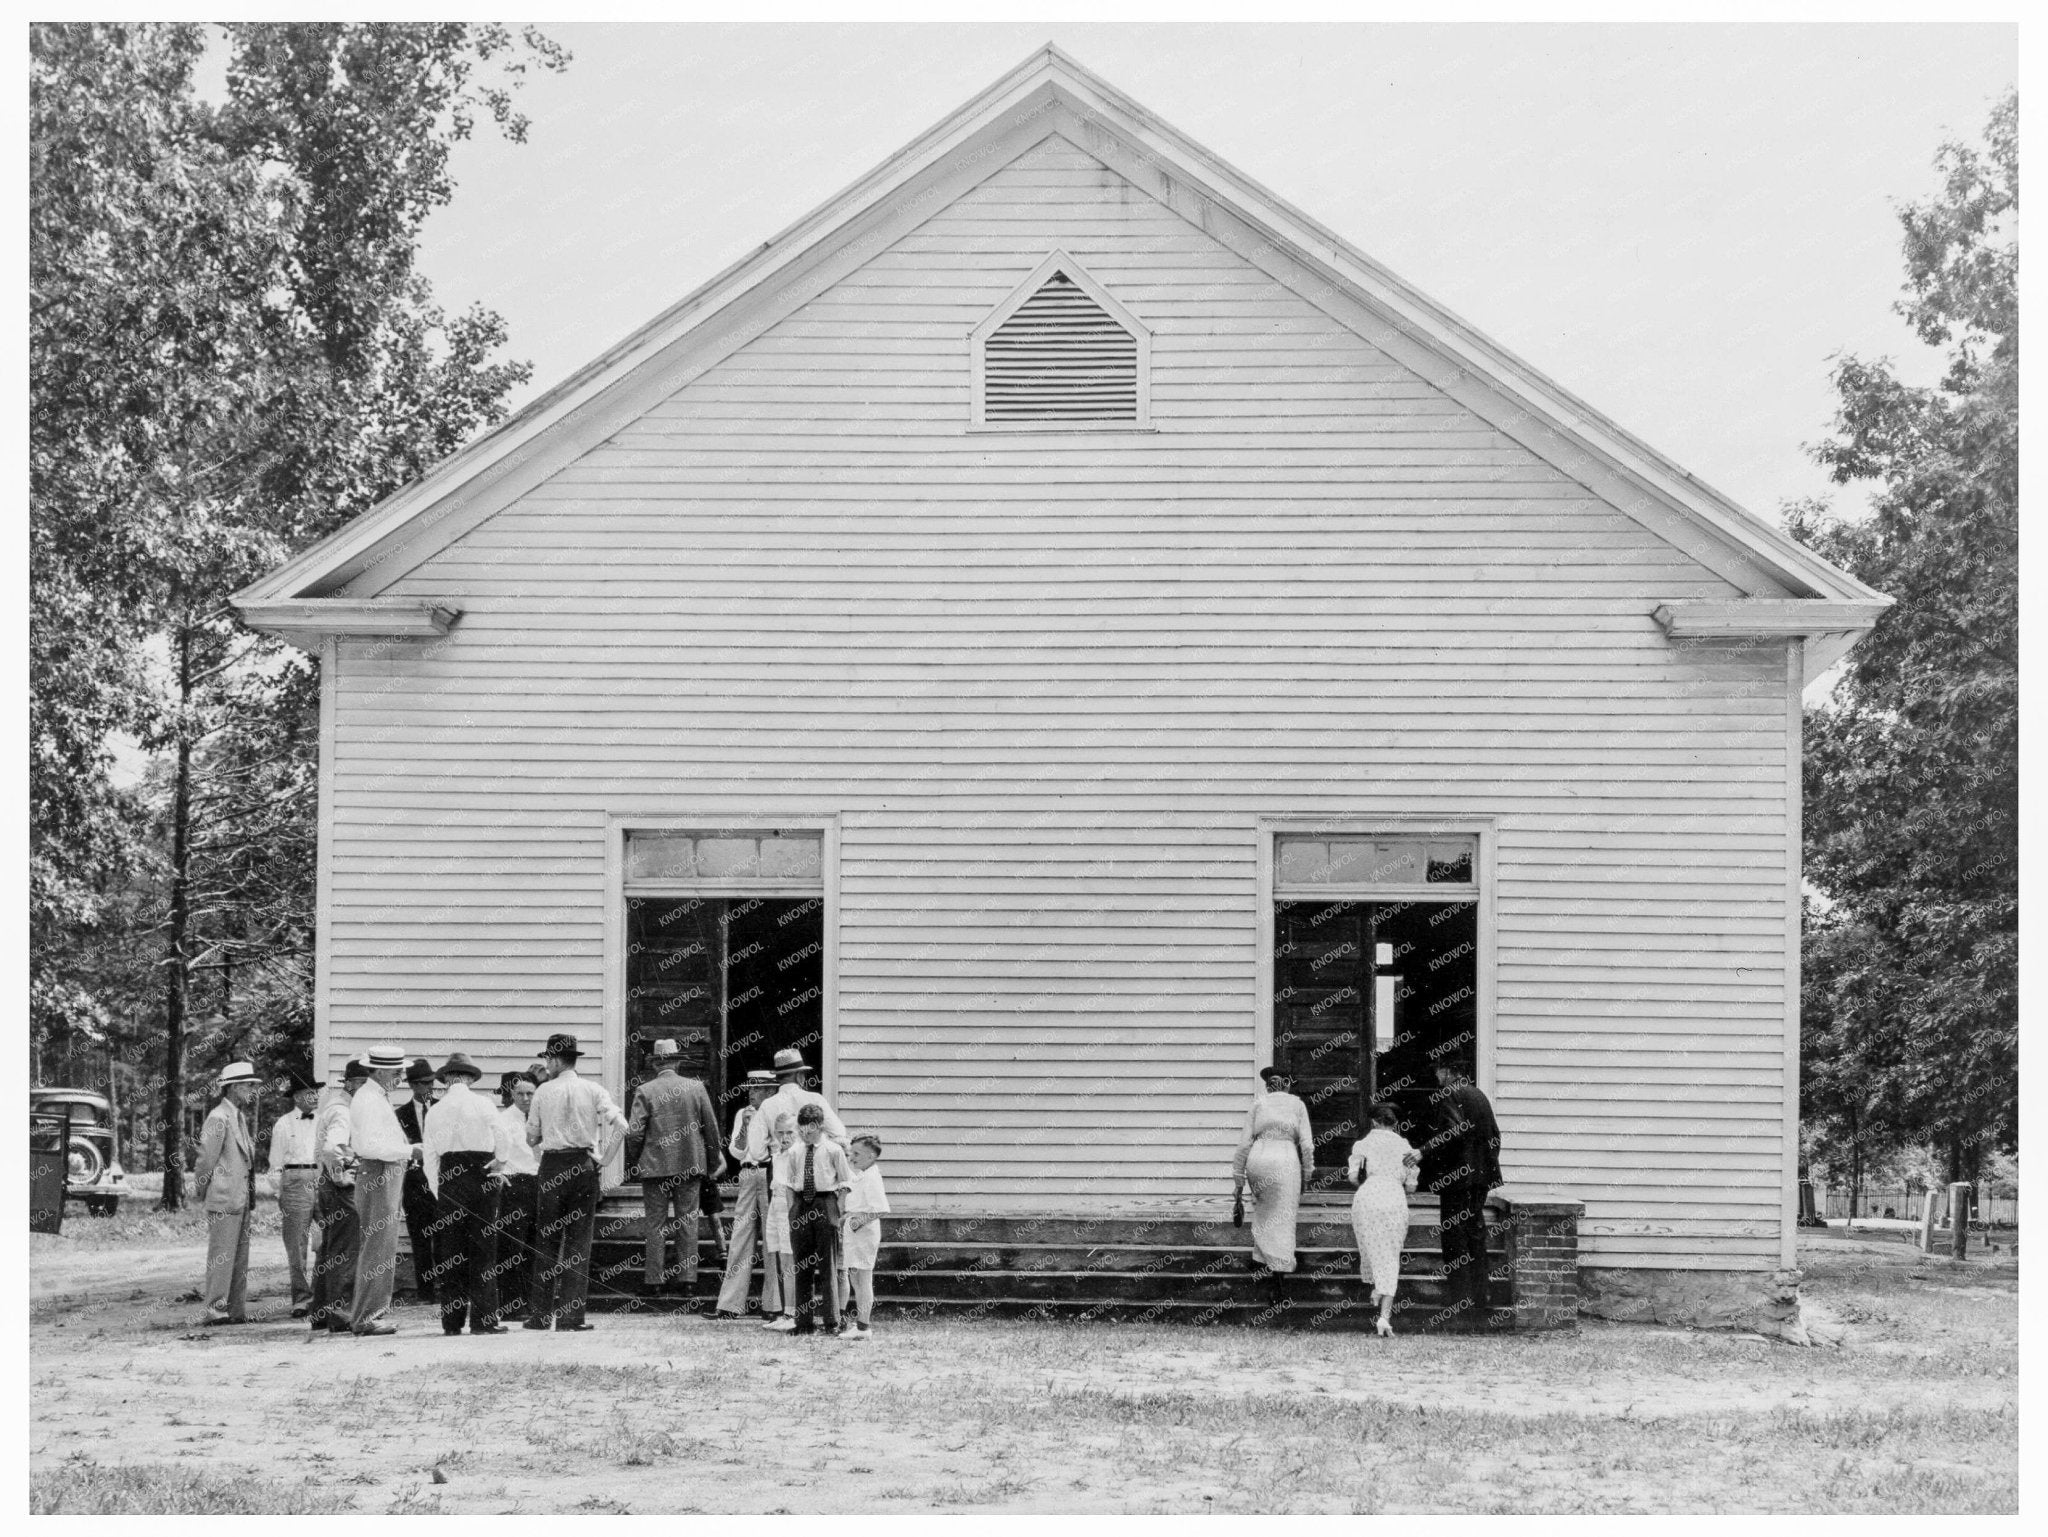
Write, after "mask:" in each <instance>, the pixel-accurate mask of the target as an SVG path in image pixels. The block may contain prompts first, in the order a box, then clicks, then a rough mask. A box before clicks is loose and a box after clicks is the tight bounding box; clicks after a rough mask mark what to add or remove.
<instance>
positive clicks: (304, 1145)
mask: <svg viewBox="0 0 2048 1537" xmlns="http://www.w3.org/2000/svg"><path fill="white" fill-rule="evenodd" d="M290 1084H291V1092H292V1103H291V1104H290V1106H288V1107H287V1108H286V1110H285V1112H284V1114H283V1115H280V1116H279V1117H278V1118H277V1119H276V1120H275V1121H273V1122H271V1125H270V1177H271V1179H272V1180H274V1181H275V1182H276V1184H277V1211H278V1215H279V1217H280V1218H282V1219H283V1222H284V1258H285V1263H286V1264H287V1265H288V1266H290V1267H291V1274H292V1317H294V1318H304V1317H305V1316H306V1311H307V1309H309V1308H310V1307H311V1306H312V1305H313V1281H312V1277H311V1274H310V1272H309V1267H308V1266H307V1264H306V1250H307V1240H308V1237H309V1235H310V1234H311V1232H312V1227H313V1207H314V1203H315V1201H316V1199H317V1197H318V1195H319V1178H320V1160H319V1157H318V1153H319V1147H318V1144H317V1143H315V1142H314V1140H313V1121H314V1112H315V1110H316V1108H317V1107H318V1105H319V1102H320V1085H319V1084H317V1083H315V1082H314V1081H313V1080H312V1079H310V1078H308V1077H307V1076H306V1075H305V1074H304V1073H298V1072H294V1073H293V1074H292V1075H291V1078H290Z"/></svg>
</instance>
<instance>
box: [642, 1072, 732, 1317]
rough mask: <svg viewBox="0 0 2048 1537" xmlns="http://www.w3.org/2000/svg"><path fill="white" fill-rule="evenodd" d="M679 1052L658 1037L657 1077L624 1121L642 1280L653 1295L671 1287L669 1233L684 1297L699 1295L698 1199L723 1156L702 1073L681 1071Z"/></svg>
mask: <svg viewBox="0 0 2048 1537" xmlns="http://www.w3.org/2000/svg"><path fill="white" fill-rule="evenodd" d="M682 1055H683V1049H682V1047H681V1046H679V1045H677V1044H676V1042H675V1041H673V1040H659V1041H656V1042H655V1043H654V1047H653V1058H654V1069H655V1071H654V1076H653V1077H652V1078H650V1079H648V1080H647V1081H646V1082H645V1083H643V1084H641V1085H640V1087H639V1088H638V1089H637V1090H635V1091H634V1094H633V1113H632V1115H631V1116H630V1117H629V1118H628V1120H627V1123H626V1163H627V1166H628V1168H629V1169H637V1170H638V1171H639V1175H640V1209H641V1214H642V1216H643V1217H644V1218H645V1223H646V1247H647V1269H646V1273H645V1277H644V1279H645V1282H646V1290H647V1295H648V1296H650V1297H651V1296H654V1295H656V1294H657V1293H660V1292H663V1291H666V1290H667V1289H668V1280H667V1277H666V1276H665V1275H664V1274H663V1270H664V1265H665V1262H666V1260H667V1249H668V1241H669V1237H670V1235H671V1234H673V1235H674V1237H675V1241H676V1258H677V1261H678V1264H677V1267H676V1268H677V1272H678V1274H677V1279H676V1289H677V1291H678V1292H679V1293H680V1294H681V1295H682V1296H685V1297H694V1296H695V1295H696V1293H697V1213H698V1204H699V1202H700V1201H701V1200H702V1199H703V1184H704V1181H705V1180H707V1179H716V1178H717V1177H718V1173H719V1168H720V1166H721V1165H722V1164H723V1163H724V1161H725V1160H724V1154H723V1153H722V1152H720V1150H719V1146H718V1111H717V1110H716V1109H715V1108H713V1106H712V1103H711V1091H710V1090H709V1089H707V1088H705V1087H704V1084H703V1082H702V1080H700V1079H696V1078H685V1077H683V1076H682V1074H680V1073H678V1072H677V1071H676V1066H677V1064H678V1063H679V1062H680V1061H681V1060H682ZM671 1212H673V1213H674V1215H673V1216H671V1215H670V1214H671Z"/></svg>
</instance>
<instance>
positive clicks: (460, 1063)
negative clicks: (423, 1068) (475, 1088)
mask: <svg viewBox="0 0 2048 1537" xmlns="http://www.w3.org/2000/svg"><path fill="white" fill-rule="evenodd" d="M483 1075H484V1070H483V1069H482V1068H480V1067H478V1066H477V1065H476V1064H475V1063H474V1062H472V1061H470V1060H469V1058H468V1057H466V1056H464V1055H463V1054H462V1053H461V1052H459V1051H451V1052H449V1053H448V1060H447V1062H446V1063H445V1064H443V1066H442V1068H441V1071H440V1072H438V1073H436V1074H435V1075H434V1076H435V1077H437V1078H439V1079H440V1080H441V1081H442V1082H443V1083H446V1082H447V1081H448V1080H449V1079H450V1078H460V1077H464V1076H466V1077H468V1079H469V1081H470V1082H471V1083H475V1082H476V1081H477V1080H478V1079H479V1078H481V1077H483Z"/></svg>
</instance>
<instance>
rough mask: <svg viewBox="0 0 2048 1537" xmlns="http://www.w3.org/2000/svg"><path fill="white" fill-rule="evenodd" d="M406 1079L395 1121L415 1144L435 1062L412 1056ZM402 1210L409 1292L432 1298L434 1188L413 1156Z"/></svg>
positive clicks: (429, 1104)
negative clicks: (407, 1094) (408, 1254)
mask: <svg viewBox="0 0 2048 1537" xmlns="http://www.w3.org/2000/svg"><path fill="white" fill-rule="evenodd" d="M405 1082H406V1085H407V1087H409V1088H410V1089H411V1090H412V1098H411V1099H409V1100H407V1101H406V1102H405V1103H404V1104H402V1105H400V1106H399V1107H398V1124H399V1125H400V1126H402V1127H403V1128H404V1129H405V1140H406V1141H408V1142H410V1143H412V1144H413V1146H415V1147H418V1146H419V1145H420V1144H421V1142H422V1141H424V1140H425V1137H426V1129H427V1111H428V1110H430V1109H431V1108H433V1104H434V1065H433V1063H431V1062H429V1061H428V1060H427V1059H426V1058H425V1057H414V1058H413V1060H412V1066H411V1067H409V1068H407V1069H406V1070H405ZM398 1199H399V1204H400V1206H402V1207H403V1208H404V1210H405V1231H406V1235H407V1237H408V1238H409V1239H410V1240H411V1242H412V1292H413V1295H414V1296H415V1297H417V1298H419V1299H420V1301H422V1302H432V1301H433V1300H434V1277H435V1276H436V1275H438V1274H439V1271H437V1270H436V1269H435V1268H434V1231H435V1229H434V1219H435V1214H436V1210H437V1207H436V1203H435V1200H434V1188H433V1186H432V1185H430V1184H428V1183H427V1171H426V1168H425V1166H424V1164H423V1163H422V1161H421V1160H420V1159H418V1158H415V1159H414V1160H413V1161H412V1163H411V1164H410V1165H408V1166H407V1168H406V1171H405V1185H404V1188H403V1189H402V1190H401V1191H400V1192H399V1197H398Z"/></svg>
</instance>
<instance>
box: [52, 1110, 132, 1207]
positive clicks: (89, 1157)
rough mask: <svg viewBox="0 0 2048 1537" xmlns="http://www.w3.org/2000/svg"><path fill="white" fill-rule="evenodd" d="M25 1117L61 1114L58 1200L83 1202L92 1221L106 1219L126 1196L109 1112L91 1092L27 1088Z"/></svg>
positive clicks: (126, 1183) (125, 1179) (111, 1115)
mask: <svg viewBox="0 0 2048 1537" xmlns="http://www.w3.org/2000/svg"><path fill="white" fill-rule="evenodd" d="M28 1108H29V1114H30V1115H31V1116H35V1115H37V1114H43V1115H49V1114H62V1115H63V1116H64V1117H65V1118H66V1119H67V1120H68V1121H69V1122H70V1127H69V1135H68V1136H67V1137H66V1138H65V1142H64V1196H65V1199H66V1200H72V1201H83V1202H85V1209H86V1210H87V1211H89V1212H91V1213H92V1214H93V1215H94V1216H96V1217H111V1216H112V1215H113V1214H114V1213H115V1212H116V1211H118V1210H120V1207H121V1202H122V1200H123V1199H124V1198H125V1197H126V1196H127V1195H128V1194H129V1189H128V1176H127V1175H126V1174H125V1173H123V1172H122V1169H121V1159H120V1156H119V1152H118V1150H117V1149H116V1147H115V1145H114V1144H115V1138H114V1107H113V1105H112V1104H111V1103H110V1102H109V1101H108V1099H107V1097H106V1095H104V1094H95V1093H93V1091H92V1090H91V1089H30V1090H29V1091H28Z"/></svg>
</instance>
